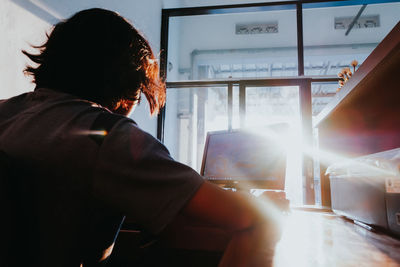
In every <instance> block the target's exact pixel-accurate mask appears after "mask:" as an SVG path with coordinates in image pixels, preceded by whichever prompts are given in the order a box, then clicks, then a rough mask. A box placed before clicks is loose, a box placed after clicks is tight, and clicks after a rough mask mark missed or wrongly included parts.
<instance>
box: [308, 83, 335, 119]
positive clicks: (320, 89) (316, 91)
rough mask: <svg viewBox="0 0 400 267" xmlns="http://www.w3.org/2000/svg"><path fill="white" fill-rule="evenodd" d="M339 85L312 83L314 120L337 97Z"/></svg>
mask: <svg viewBox="0 0 400 267" xmlns="http://www.w3.org/2000/svg"><path fill="white" fill-rule="evenodd" d="M338 87H339V84H338V83H337V82H326V83H312V84H311V91H312V95H311V97H312V98H311V99H312V115H313V120H314V118H315V117H316V116H317V115H318V114H319V113H320V112H321V111H322V110H323V109H324V107H325V106H326V105H327V104H328V103H329V102H331V100H332V99H333V98H334V97H335V95H336V91H337V90H338Z"/></svg>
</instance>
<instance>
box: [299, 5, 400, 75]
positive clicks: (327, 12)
mask: <svg viewBox="0 0 400 267" xmlns="http://www.w3.org/2000/svg"><path fill="white" fill-rule="evenodd" d="M333 4H334V5H335V6H330V7H329V5H333ZM341 4H344V6H340V5H341ZM345 4H346V5H345ZM303 7H304V9H303V32H304V73H305V75H313V76H315V75H337V74H338V73H339V72H340V71H341V69H342V68H344V67H350V63H351V62H352V61H353V60H357V61H358V62H359V64H361V63H362V62H363V61H364V60H365V59H366V58H367V57H368V55H369V54H370V53H371V52H372V51H373V50H374V49H375V47H376V46H377V45H378V44H379V43H380V42H381V41H382V39H383V38H384V37H385V36H386V35H387V34H388V33H389V32H390V30H391V29H392V28H393V27H394V26H395V25H396V24H397V22H398V21H399V19H400V3H381V4H368V5H364V6H363V5H348V4H347V3H346V2H345V1H340V2H335V3H316V4H304V5H303ZM359 12H361V15H360V17H359V19H358V20H357V21H356V22H355V23H354V26H353V27H352V28H351V29H349V27H350V25H351V22H352V21H353V20H354V19H355V17H356V15H357V14H358V13H359ZM352 72H353V69H352Z"/></svg>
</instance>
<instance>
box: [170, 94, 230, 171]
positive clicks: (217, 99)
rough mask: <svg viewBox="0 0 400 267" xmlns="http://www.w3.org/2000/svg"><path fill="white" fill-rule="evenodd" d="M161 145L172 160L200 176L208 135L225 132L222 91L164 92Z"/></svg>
mask: <svg viewBox="0 0 400 267" xmlns="http://www.w3.org/2000/svg"><path fill="white" fill-rule="evenodd" d="M166 103H167V104H166V118H165V136H164V143H165V145H166V146H167V148H168V149H169V151H170V153H171V155H172V157H173V158H174V159H175V160H178V161H180V162H182V163H184V164H187V165H189V166H191V167H192V168H193V169H195V170H197V171H198V172H200V168H201V161H202V158H203V150H204V143H205V139H206V136H207V132H209V131H217V130H227V129H228V91H227V88H226V87H212V88H183V89H168V90H167V102H166Z"/></svg>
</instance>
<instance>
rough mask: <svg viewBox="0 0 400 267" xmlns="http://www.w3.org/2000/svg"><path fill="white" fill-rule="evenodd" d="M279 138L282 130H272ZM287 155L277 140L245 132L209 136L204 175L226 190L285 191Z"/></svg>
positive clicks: (206, 146)
mask: <svg viewBox="0 0 400 267" xmlns="http://www.w3.org/2000/svg"><path fill="white" fill-rule="evenodd" d="M270 129H272V130H273V131H275V132H276V133H277V134H279V133H280V131H281V129H280V128H279V127H278V128H276V127H275V128H270ZM285 171H286V151H285V149H284V148H283V147H281V146H280V145H279V143H278V142H276V139H274V138H273V137H266V136H262V135H259V134H255V133H252V132H248V131H244V130H233V131H232V130H230V131H229V130H227V131H215V132H208V133H207V138H206V143H205V148H204V154H203V161H202V166H201V172H200V174H201V175H202V176H203V177H205V178H206V179H208V180H209V181H211V182H213V183H216V184H219V185H221V186H223V187H226V188H248V189H249V188H250V189H271V190H284V187H285Z"/></svg>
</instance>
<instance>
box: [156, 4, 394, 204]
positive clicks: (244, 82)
mask: <svg viewBox="0 0 400 267" xmlns="http://www.w3.org/2000/svg"><path fill="white" fill-rule="evenodd" d="M390 2H399V0H385V1H380V0H299V1H279V2H267V3H251V4H236V5H220V6H201V7H188V8H172V9H163V10H162V14H161V40H160V76H161V78H162V79H163V80H164V81H166V80H167V61H168V35H169V19H170V17H179V16H197V15H211V14H232V13H243V12H257V11H271V10H288V9H296V18H297V25H296V27H297V57H298V77H290V78H285V77H279V78H267V79H238V80H233V79H228V80H207V81H193V80H191V81H181V82H167V83H166V85H167V89H168V88H193V87H196V88H199V87H212V86H227V88H228V128H229V129H231V128H232V105H233V103H232V91H233V86H239V112H240V113H239V115H240V117H241V119H240V121H241V125H242V123H243V120H244V119H242V118H244V117H245V113H246V100H245V96H246V92H245V91H246V86H256V85H258V86H290V85H292V86H299V88H300V91H299V96H300V112H301V120H302V126H303V136H305V137H307V138H306V140H305V141H306V142H307V143H309V144H311V143H312V92H311V84H312V83H314V82H333V81H338V79H337V78H336V77H306V76H304V42H303V9H306V8H317V7H334V6H347V5H365V4H375V3H390ZM165 112H166V110H165V107H164V108H163V109H162V110H161V111H160V114H159V115H158V118H157V138H158V139H159V140H160V141H161V142H164V127H165V125H164V123H165ZM312 164H313V161H312V159H311V158H310V157H304V158H303V189H304V194H303V195H304V198H303V203H304V204H306V205H313V204H315V191H314V177H313V172H312V171H311V172H310V169H313V166H312ZM321 197H322V196H321Z"/></svg>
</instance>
